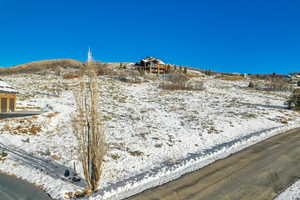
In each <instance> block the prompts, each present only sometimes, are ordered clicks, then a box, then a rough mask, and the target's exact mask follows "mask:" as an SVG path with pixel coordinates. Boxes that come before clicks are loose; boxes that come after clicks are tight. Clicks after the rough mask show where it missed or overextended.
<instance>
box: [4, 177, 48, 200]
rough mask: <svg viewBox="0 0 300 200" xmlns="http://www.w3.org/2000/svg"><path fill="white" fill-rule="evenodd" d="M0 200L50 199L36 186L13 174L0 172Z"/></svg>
mask: <svg viewBox="0 0 300 200" xmlns="http://www.w3.org/2000/svg"><path fill="white" fill-rule="evenodd" d="M0 200H51V199H50V197H48V195H47V194H46V193H44V192H42V191H41V190H39V189H38V188H37V187H35V186H34V185H32V184H29V183H27V182H25V181H23V180H20V179H17V178H15V177H13V176H7V175H4V174H0Z"/></svg>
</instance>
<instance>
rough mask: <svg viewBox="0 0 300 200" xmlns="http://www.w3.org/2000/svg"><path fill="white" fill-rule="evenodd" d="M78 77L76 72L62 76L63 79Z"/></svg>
mask: <svg viewBox="0 0 300 200" xmlns="http://www.w3.org/2000/svg"><path fill="white" fill-rule="evenodd" d="M77 78H79V75H76V74H66V75H64V76H63V79H77Z"/></svg>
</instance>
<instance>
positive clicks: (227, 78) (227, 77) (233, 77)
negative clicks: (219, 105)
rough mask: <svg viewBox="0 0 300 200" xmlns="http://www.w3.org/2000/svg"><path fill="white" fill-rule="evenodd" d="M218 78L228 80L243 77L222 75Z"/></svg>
mask: <svg viewBox="0 0 300 200" xmlns="http://www.w3.org/2000/svg"><path fill="white" fill-rule="evenodd" d="M220 78H221V79H222V80H228V81H237V80H244V77H242V76H222V77H220Z"/></svg>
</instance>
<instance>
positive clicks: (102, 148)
mask: <svg viewBox="0 0 300 200" xmlns="http://www.w3.org/2000/svg"><path fill="white" fill-rule="evenodd" d="M74 96H75V98H76V104H77V116H75V117H74V120H73V131H74V133H75V135H76V137H77V139H78V145H79V146H78V149H79V158H80V160H81V163H82V167H83V174H84V177H85V181H86V183H87V187H88V188H87V190H88V191H89V192H88V194H91V193H92V192H93V191H95V190H96V189H97V188H98V186H99V185H98V184H99V180H100V177H101V173H102V163H103V158H104V155H105V153H106V145H105V138H104V131H103V127H102V124H101V121H100V115H99V111H98V108H97V106H98V104H99V99H98V98H99V94H98V85H97V68H96V65H95V64H94V63H88V64H87V65H86V66H85V67H84V68H83V69H82V77H81V82H80V88H79V91H76V92H74Z"/></svg>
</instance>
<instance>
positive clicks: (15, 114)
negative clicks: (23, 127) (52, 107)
mask: <svg viewBox="0 0 300 200" xmlns="http://www.w3.org/2000/svg"><path fill="white" fill-rule="evenodd" d="M42 113H44V112H43V111H26V112H25V111H24V112H23V111H20V112H6V113H0V119H7V118H16V117H27V116H33V115H40V114H42Z"/></svg>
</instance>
